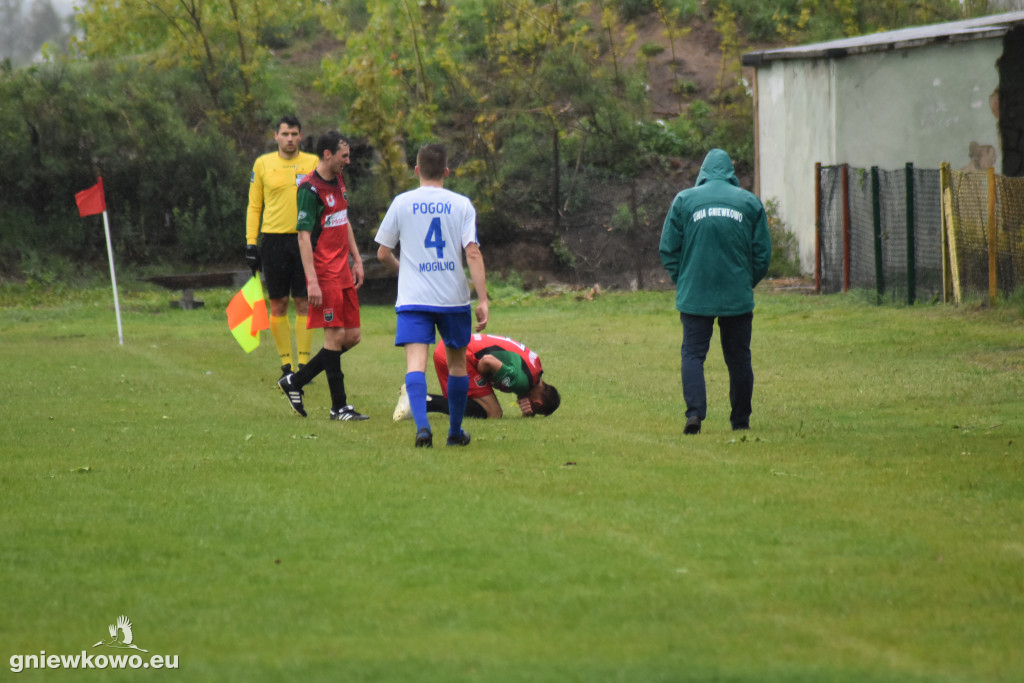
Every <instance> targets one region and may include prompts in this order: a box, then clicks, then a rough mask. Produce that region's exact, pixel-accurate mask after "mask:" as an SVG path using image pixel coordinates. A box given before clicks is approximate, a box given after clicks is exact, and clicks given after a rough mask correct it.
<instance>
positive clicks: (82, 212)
mask: <svg viewBox="0 0 1024 683" xmlns="http://www.w3.org/2000/svg"><path fill="white" fill-rule="evenodd" d="M75 201H76V202H78V215H79V216H92V215H94V214H97V213H103V212H104V211H106V210H107V200H106V199H105V198H104V197H103V177H102V176H101V177H100V178H99V182H97V183H96V184H95V185H93V186H92V187H90V188H89V189H88V190H82V191H81V192H76V193H75Z"/></svg>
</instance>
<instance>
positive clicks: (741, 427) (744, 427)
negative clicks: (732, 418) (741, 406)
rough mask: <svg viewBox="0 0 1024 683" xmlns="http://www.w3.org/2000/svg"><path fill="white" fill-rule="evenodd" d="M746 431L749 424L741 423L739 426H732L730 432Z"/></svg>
mask: <svg viewBox="0 0 1024 683" xmlns="http://www.w3.org/2000/svg"><path fill="white" fill-rule="evenodd" d="M748 429H750V423H749V422H742V423H740V424H737V425H733V426H732V431H734V432H743V431H746V430H748Z"/></svg>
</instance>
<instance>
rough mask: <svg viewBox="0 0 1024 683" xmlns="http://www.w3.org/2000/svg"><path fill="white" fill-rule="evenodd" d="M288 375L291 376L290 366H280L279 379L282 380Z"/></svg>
mask: <svg viewBox="0 0 1024 683" xmlns="http://www.w3.org/2000/svg"><path fill="white" fill-rule="evenodd" d="M290 374H292V366H291V365H282V366H281V379H284V378H285V377H287V376H288V375H290Z"/></svg>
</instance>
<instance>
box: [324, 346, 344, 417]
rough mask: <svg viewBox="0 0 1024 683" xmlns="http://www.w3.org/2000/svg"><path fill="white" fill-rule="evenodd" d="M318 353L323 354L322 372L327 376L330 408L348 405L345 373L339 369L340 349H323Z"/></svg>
mask: <svg viewBox="0 0 1024 683" xmlns="http://www.w3.org/2000/svg"><path fill="white" fill-rule="evenodd" d="M320 353H322V354H324V361H323V363H324V374H325V375H326V376H327V388H328V389H329V390H330V392H331V409H332V410H341V409H342V408H344V407H345V406H347V405H348V397H347V396H346V395H345V375H344V373H342V371H341V351H328V350H327V349H323V350H321V351H320ZM320 353H318V354H317V356H319V355H320Z"/></svg>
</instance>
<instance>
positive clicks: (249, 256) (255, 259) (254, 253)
mask: <svg viewBox="0 0 1024 683" xmlns="http://www.w3.org/2000/svg"><path fill="white" fill-rule="evenodd" d="M245 263H246V265H247V266H249V269H250V270H252V274H253V275H255V274H256V272H257V271H258V270H259V269H260V265H262V264H261V263H260V250H259V249H258V248H257V247H256V245H255V244H247V245H245Z"/></svg>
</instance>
